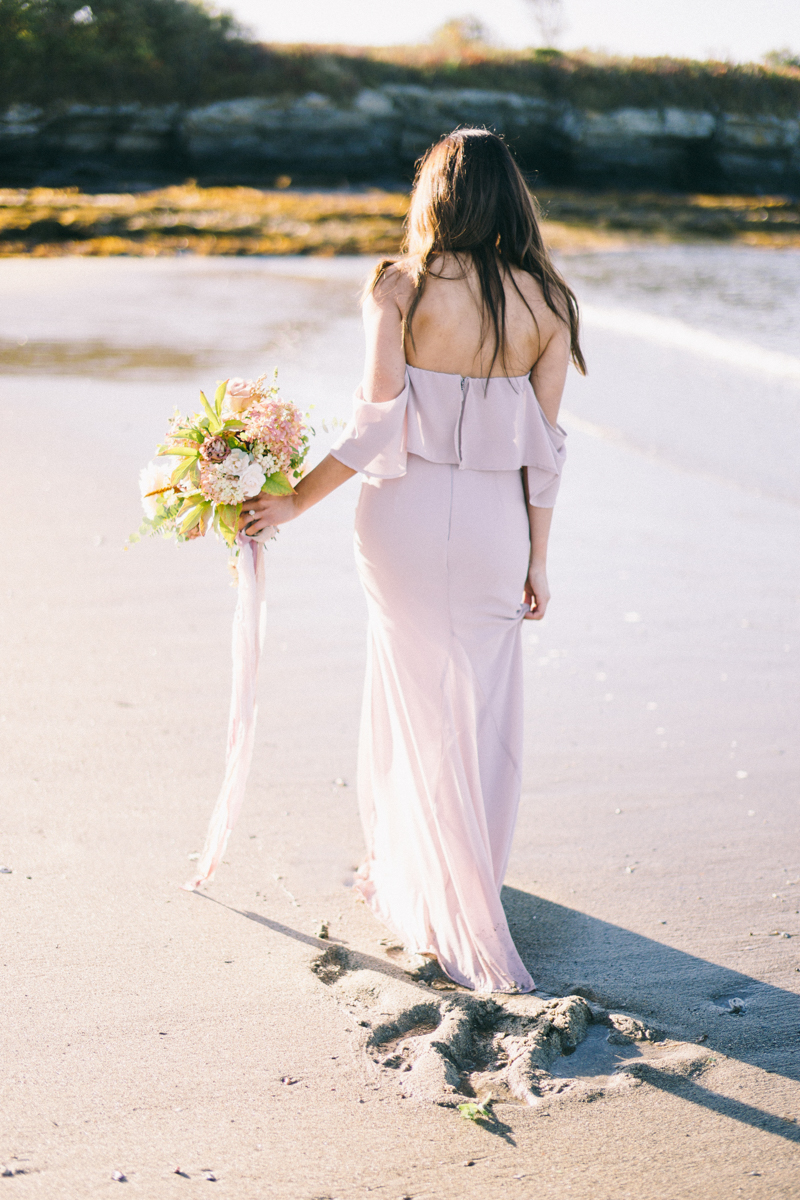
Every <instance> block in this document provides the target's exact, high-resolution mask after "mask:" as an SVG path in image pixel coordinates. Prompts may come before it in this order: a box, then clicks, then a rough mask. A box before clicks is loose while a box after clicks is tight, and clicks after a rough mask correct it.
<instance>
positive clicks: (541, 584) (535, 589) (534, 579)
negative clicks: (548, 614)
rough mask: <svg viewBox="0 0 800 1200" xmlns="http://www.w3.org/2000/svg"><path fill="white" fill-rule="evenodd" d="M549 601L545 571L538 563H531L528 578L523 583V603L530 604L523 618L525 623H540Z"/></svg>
mask: <svg viewBox="0 0 800 1200" xmlns="http://www.w3.org/2000/svg"><path fill="white" fill-rule="evenodd" d="M549 600H550V588H549V587H548V584H547V571H546V570H545V568H544V567H543V566H539V564H538V563H531V565H530V569H529V570H528V578H527V580H526V581H525V601H526V603H528V604H530V606H531V611H530V612H529V613H526V614H525V616H524V617H523V620H525V621H541V619H542V617H543V616H544V614H545V611H546V609H547V605H548V602H549Z"/></svg>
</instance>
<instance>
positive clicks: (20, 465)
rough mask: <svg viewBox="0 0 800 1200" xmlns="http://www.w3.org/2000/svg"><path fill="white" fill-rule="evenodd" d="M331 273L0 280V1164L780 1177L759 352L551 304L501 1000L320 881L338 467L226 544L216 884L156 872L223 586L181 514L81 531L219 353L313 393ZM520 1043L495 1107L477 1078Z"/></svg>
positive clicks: (787, 950)
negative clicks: (561, 325) (546, 450)
mask: <svg viewBox="0 0 800 1200" xmlns="http://www.w3.org/2000/svg"><path fill="white" fill-rule="evenodd" d="M731 253H734V252H731ZM362 271H363V263H359V262H358V261H353V260H346V259H342V260H335V261H330V262H319V261H316V262H315V261H310V260H303V261H297V260H282V261H261V260H248V261H243V262H230V261H227V262H225V261H221V260H203V261H199V260H193V259H177V260H158V261H153V262H142V261H129V260H114V261H112V260H95V261H73V260H68V259H62V260H56V261H46V262H44V261H43V262H37V261H30V260H28V261H6V262H4V263H3V265H2V268H1V269H0V294H2V299H3V305H2V308H3V316H2V318H1V319H0V322H1V323H0V338H2V339H3V344H4V346H5V347H7V353H5V355H4V358H5V371H6V374H5V376H4V378H3V382H2V411H3V450H4V453H3V467H4V469H3V472H2V489H3V490H2V494H3V505H4V507H3V512H4V516H5V519H4V521H3V524H2V532H1V533H0V537H2V543H3V545H2V549H3V557H2V561H3V599H4V609H3V625H2V646H3V650H2V659H3V668H4V669H3V694H2V701H1V702H0V739H1V744H2V756H3V762H4V771H3V784H2V788H3V790H2V842H0V845H1V846H2V849H1V850H0V865H2V866H4V867H6V868H7V869H8V870H9V871H10V872H11V873H4V874H2V875H0V890H1V891H2V899H1V900H0V903H2V914H3V916H2V926H3V934H2V948H3V956H2V960H1V961H2V963H3V988H2V995H3V1020H2V1025H1V1026H0V1037H1V1038H2V1044H3V1053H2V1062H3V1073H2V1093H1V1094H2V1101H1V1102H0V1162H2V1163H5V1164H6V1171H7V1172H11V1173H12V1174H11V1175H8V1177H7V1178H4V1179H3V1181H2V1182H3V1187H5V1188H7V1190H8V1192H9V1195H10V1194H11V1193H12V1192H13V1194H14V1196H18V1197H28V1196H31V1197H34V1196H35V1197H48V1198H49V1197H54V1196H58V1197H69V1198H70V1200H71V1198H72V1197H75V1198H79V1197H80V1198H83V1197H94V1196H106V1195H109V1194H111V1195H115V1194H116V1191H117V1189H118V1188H121V1187H125V1188H127V1192H125V1193H123V1194H128V1192H130V1193H132V1194H137V1195H141V1196H143V1197H161V1196H172V1195H179V1194H180V1195H185V1194H187V1192H189V1191H191V1192H192V1194H194V1192H195V1190H197V1189H205V1188H206V1187H207V1186H213V1187H214V1188H215V1189H216V1192H215V1193H214V1194H217V1193H219V1194H222V1195H227V1196H230V1197H232V1198H236V1200H251V1198H253V1200H256V1198H261V1197H273V1196H274V1197H281V1198H284V1197H285V1198H287V1200H289V1198H291V1200H312V1198H319V1200H322V1198H329V1200H330V1198H341V1200H345V1198H347V1197H362V1196H367V1195H368V1194H372V1193H375V1194H377V1195H378V1196H382V1197H383V1196H385V1197H388V1198H391V1200H400V1198H401V1197H414V1198H415V1200H417V1198H422V1197H433V1196H436V1197H440V1196H441V1197H450V1196H453V1197H455V1196H459V1197H472V1196H474V1197H481V1200H484V1198H485V1200H494V1198H495V1197H497V1198H500V1197H506V1196H509V1197H515V1196H519V1197H529V1196H534V1195H535V1196H537V1197H547V1198H549V1197H559V1198H560V1197H563V1196H564V1195H570V1196H573V1197H579V1198H581V1200H582V1198H584V1197H586V1198H587V1200H588V1198H589V1197H592V1198H593V1200H594V1198H600V1200H623V1198H624V1200H627V1198H628V1197H631V1198H636V1200H650V1198H652V1200H663V1198H669V1200H683V1198H684V1197H685V1198H686V1200H689V1197H691V1198H692V1200H694V1198H696V1197H698V1196H701V1197H703V1198H704V1200H706V1198H708V1200H717V1197H719V1198H720V1200H723V1198H725V1200H728V1198H729V1197H731V1196H734V1197H737V1196H742V1197H764V1198H765V1200H766V1198H769V1200H776V1198H779V1197H780V1198H783V1197H796V1196H798V1195H800V1161H799V1160H798V1148H799V1147H800V1127H799V1126H798V1119H799V1118H800V1089H799V1088H798V1077H799V1076H800V1003H799V1002H798V992H799V991H800V974H798V971H799V970H800V960H798V955H797V946H798V945H800V942H798V940H797V939H798V938H800V915H798V910H799V909H800V857H798V841H797V832H798V789H797V779H798V744H797V743H798V739H797V713H798V708H797V700H798V695H797V693H798V671H797V657H798V646H800V638H798V629H797V593H798V587H797V583H798V557H800V539H798V537H797V528H798V502H800V488H798V485H797V481H796V467H795V466H794V464H796V457H795V455H796V447H795V443H794V441H793V439H795V438H796V437H797V428H798V426H797V423H796V417H797V409H798V405H800V387H798V385H797V383H796V381H794V380H793V379H792V378H791V377H790V376H781V375H780V374H779V373H778V374H775V373H773V374H769V373H768V372H767V373H765V371H764V370H760V369H757V366H754V367H753V368H752V369H749V370H748V368H747V366H746V365H745V366H742V364H741V363H738V364H737V365H735V366H734V365H729V364H726V363H725V362H724V361H723V360H722V359H721V358H720V357H719V356H718V357H717V358H714V357H713V355H712V356H710V357H709V356H707V355H706V356H704V354H703V352H702V349H701V348H700V349H698V348H697V347H695V349H694V350H689V349H686V348H685V347H684V348H681V347H680V346H675V345H670V343H669V337H667V336H666V335H665V337H664V338H662V341H661V343H658V342H656V341H654V340H653V338H652V336H651V337H649V338H648V336H646V335H645V334H643V333H642V331H641V329H639V330H638V332H637V331H636V329H635V328H632V330H631V331H629V332H625V330H624V328H623V329H617V330H616V331H615V330H609V329H607V328H600V327H599V325H597V324H595V326H592V324H591V322H589V323H588V327H587V352H588V356H589V358H590V364H591V367H592V373H591V375H590V377H589V379H588V380H587V381H582V380H580V379H578V377H577V376H574V377H572V378H571V380H570V383H569V387H568V392H567V396H566V398H565V418H564V421H565V424H566V426H567V428H568V430H569V433H570V437H569V455H570V458H569V465H568V470H567V475H566V479H565V484H564V488H563V494H562V498H561V500H560V502H559V507H558V509H557V515H556V519H555V526H554V533H553V550H552V571H551V574H552V579H551V584H552V588H553V593H554V599H553V602H552V606H551V610H550V612H549V613H548V617H547V619H546V621H545V622H544V623H543V624H541V625H537V626H528V627H527V628H526V645H525V655H526V673H527V674H526V687H527V714H528V715H527V721H528V725H527V729H528V734H527V757H526V766H525V779H524V787H523V793H524V794H523V803H522V809H521V814H520V821H519V827H518V833H517V837H516V841H515V847H514V853H513V856H512V860H511V864H510V869H509V874H508V880H507V884H508V887H507V889H506V893H505V900H506V904H507V909H508V912H509V917H510V921H511V924H512V928H513V931H514V933H515V936H516V938H517V940H518V944H519V945H520V948H521V950H522V952H523V955H524V957H525V960H526V963H527V965H528V966H529V967H530V969H531V970H532V971H533V974H534V976H535V978H536V981H537V983H538V985H539V989H540V991H539V993H537V996H536V997H532V998H530V1000H527V999H524V998H521V999H512V1000H508V1001H506V1002H505V1003H504V1004H502V1005H501V1006H499V1007H494V1008H493V1007H492V1006H487V1005H486V1004H485V1003H483V1002H481V1001H479V1000H476V999H475V998H474V997H471V996H469V995H468V994H466V993H463V992H460V991H451V990H442V989H441V988H439V987H436V986H434V987H431V986H429V985H428V984H426V983H425V982H424V980H420V979H415V978H414V977H413V975H411V974H408V973H407V971H406V970H404V968H407V967H409V964H408V963H407V962H406V961H405V960H404V959H403V956H402V954H401V953H400V952H399V951H397V950H396V949H393V947H392V939H391V938H390V937H387V935H386V932H385V931H384V930H383V929H381V928H380V927H379V926H378V925H377V924H376V923H375V922H374V920H373V918H372V917H371V916H370V915H369V914H368V913H367V912H366V911H365V909H364V907H363V906H359V905H357V904H356V903H355V902H354V901H353V898H352V896H351V894H350V892H349V890H348V886H347V885H348V881H349V880H350V879H351V878H352V872H353V868H354V867H355V866H356V865H357V863H358V861H359V856H360V854H361V851H362V842H361V834H360V828H359V823H358V813H357V798H356V794H355V787H354V767H355V752H356V737H357V725H358V711H359V702H360V689H361V680H362V671H363V663H364V622H365V607H364V603H363V601H362V598H361V595H360V591H359V586H358V583H357V580H356V577H355V570H354V565H353V561H352V553H351V546H350V538H351V534H350V528H351V517H352V509H353V505H354V502H355V498H356V496H357V485H355V484H350V485H347V486H346V487H345V488H343V489H341V491H340V492H338V493H337V494H336V495H335V496H333V497H332V498H331V499H330V500H329V501H328V502H327V503H326V504H325V505H323V506H320V507H319V508H318V509H315V510H314V511H313V512H311V513H309V514H308V515H307V517H305V518H304V519H303V521H302V522H298V523H297V524H295V525H293V526H291V527H288V528H287V529H285V530H284V531H283V532H282V534H281V535H280V539H279V542H278V543H277V544H276V545H274V546H273V547H271V549H270V552H269V560H268V585H267V586H268V605H269V615H268V631H267V643H266V651H265V658H264V666H263V672H262V682H261V698H260V716H259V731H258V735H257V746H256V753H255V760H254V764H253V770H252V776H251V783H250V787H249V791H248V797H247V800H246V803H245V807H244V811H243V814H242V817H241V820H240V823H239V826H238V828H237V830H236V831H235V833H234V835H233V837H232V839H231V842H230V846H229V850H228V853H227V854H226V862H225V864H224V865H223V867H222V868H221V869H220V871H219V873H218V876H217V879H216V880H215V881H214V883H213V884H212V885H211V886H210V887H208V888H207V889H205V892H204V894H203V895H199V894H188V893H186V892H183V891H181V890H180V887H179V885H180V884H181V883H182V882H183V881H184V880H185V879H186V878H187V877H188V875H189V874H190V872H191V868H192V865H193V864H192V861H191V858H190V856H191V855H193V854H195V853H197V852H198V851H199V850H200V848H201V845H202V840H203V835H204V831H205V824H206V821H207V818H208V816H209V814H210V811H211V807H212V805H213V801H214V798H215V795H216V791H217V788H218V786H219V782H220V773H221V765H222V755H223V748H224V738H225V720H226V715H227V704H228V687H229V636H230V619H231V616H232V612H233V607H234V603H235V593H234V591H233V590H232V589H231V588H230V586H229V582H228V572H227V570H226V567H225V557H226V556H225V552H224V549H223V548H222V547H221V546H219V545H217V544H215V543H213V542H211V541H210V540H209V541H208V542H205V543H202V544H199V545H198V544H193V545H189V546H185V547H175V546H172V545H170V544H164V543H161V542H146V543H143V544H140V545H138V546H134V547H132V548H130V549H126V548H125V546H124V541H125V538H126V537H127V535H128V533H129V531H130V530H132V529H133V528H135V527H136V525H137V523H138V519H139V516H138V497H137V491H136V486H135V477H136V473H137V471H138V468H139V466H140V465H141V464H142V463H143V462H144V461H145V460H146V458H147V457H148V456H149V454H150V452H151V448H152V445H153V444H154V443H155V441H156V440H157V439H158V437H159V435H160V433H161V430H162V427H163V423H164V419H165V417H166V415H167V414H168V413H169V412H170V411H171V409H172V407H173V405H174V404H176V403H179V404H181V405H182V406H184V407H188V406H190V405H191V404H192V402H193V400H194V396H195V393H196V389H197V387H198V386H201V385H205V384H213V382H214V380H215V379H217V378H221V377H224V375H226V374H228V373H236V374H247V373H250V372H251V371H255V370H258V369H264V368H266V367H271V366H272V365H273V364H275V363H278V364H279V365H280V366H281V377H282V380H283V385H284V390H285V392H286V394H287V395H291V396H293V397H294V398H296V399H297V400H298V401H299V402H301V403H302V404H303V405H306V404H309V403H314V404H315V405H316V409H315V415H316V416H318V417H319V418H320V419H321V418H322V417H324V416H331V415H334V414H337V413H338V414H341V415H343V416H346V415H347V412H348V409H349V396H350V394H351V391H352V389H353V387H354V386H355V384H356V383H357V381H358V378H359V373H360V365H361V363H360V354H361V340H360V339H361V335H360V329H359V324H358V319H357V316H356V315H355V304H354V295H355V292H356V290H357V281H358V278H359V276H360V274H361V273H362ZM596 302H597V292H596V289H595V292H594V293H593V303H596ZM23 339H27V341H25V342H24V344H22V345H20V344H19V343H20V342H22V340H23ZM755 361H756V360H754V362H755ZM326 444H327V439H326V435H325V434H323V433H320V435H319V438H318V443H317V445H318V452H319V453H322V452H324V448H325V445H326ZM323 921H324V922H327V924H328V932H329V938H328V939H327V940H321V939H319V938H318V937H317V936H316V934H317V932H318V931H319V929H320V926H321V922H323ZM786 935H789V936H786ZM434 982H436V981H434ZM575 994H578V995H579V996H580V997H582V999H580V1000H573V1001H560V1000H559V998H562V997H568V996H569V995H575ZM732 1001H735V1002H736V1003H733V1005H732V1003H731V1002H732ZM740 1001H741V1003H738V1002H740ZM559 1003H561V1007H560V1008H559ZM565 1005H566V1007H565ZM582 1005H583V1007H581V1006H582ZM732 1009H738V1011H732ZM587 1011H588V1012H589V1017H587V1016H586V1012H587ZM581 1013H582V1014H583V1016H581ZM610 1013H611V1014H613V1013H616V1014H622V1015H623V1016H624V1015H625V1014H627V1015H628V1018H635V1019H636V1020H637V1021H638V1022H639V1024H635V1023H634V1024H629V1025H626V1024H625V1021H624V1020H623V1016H616V1017H611V1016H609V1015H608V1014H610ZM590 1017H592V1018H594V1019H593V1020H590V1019H589V1018H590ZM609 1036H610V1037H611V1038H612V1041H611V1042H609V1041H608V1038H609ZM526 1038H527V1039H528V1043H527V1046H528V1052H530V1051H531V1047H534V1048H535V1047H538V1050H537V1053H538V1052H541V1055H542V1056H543V1057H541V1058H540V1059H539V1060H537V1061H539V1062H540V1064H541V1063H544V1066H541V1065H540V1067H539V1068H537V1070H538V1072H539V1073H538V1075H537V1074H536V1072H535V1071H534V1075H535V1076H536V1077H535V1078H529V1079H528V1083H529V1084H531V1086H532V1087H533V1089H534V1091H535V1092H536V1096H535V1098H536V1099H537V1101H538V1102H537V1103H535V1104H525V1103H521V1102H519V1099H518V1098H517V1100H516V1102H510V1101H512V1100H514V1097H513V1095H512V1092H511V1091H510V1090H509V1082H508V1070H509V1069H510V1068H509V1064H510V1063H512V1062H513V1058H514V1053H515V1047H517V1046H518V1044H519V1042H520V1040H521V1041H523V1042H524V1041H525V1039H526ZM502 1039H505V1040H502ZM514 1039H516V1042H515V1041H514ZM537 1039H538V1041H537ZM548 1039H549V1040H548ZM534 1044H535V1046H534ZM573 1045H575V1046H576V1048H575V1049H574V1052H572V1053H567V1054H564V1053H561V1051H565V1050H566V1051H571V1050H572V1046H573ZM548 1047H549V1049H548ZM551 1052H552V1053H551ZM393 1059H394V1060H396V1061H395V1062H392V1060H393ZM528 1061H529V1060H528ZM453 1067H454V1068H455V1070H456V1075H457V1078H459V1079H462V1080H463V1079H464V1078H465V1076H463V1075H460V1076H459V1075H458V1071H459V1070H460V1071H466V1072H470V1078H471V1079H472V1082H473V1084H474V1085H475V1086H474V1088H473V1090H476V1091H477V1092H478V1093H479V1098H480V1096H481V1095H485V1094H486V1092H487V1091H489V1090H492V1091H494V1092H495V1093H496V1094H497V1095H499V1096H500V1102H498V1103H497V1104H496V1105H495V1107H494V1109H493V1111H494V1114H495V1116H494V1119H493V1120H491V1119H490V1120H484V1121H482V1122H478V1123H476V1122H473V1121H469V1120H466V1119H464V1118H463V1117H462V1116H461V1115H460V1114H459V1111H458V1109H457V1108H456V1107H454V1103H455V1102H457V1101H459V1100H464V1099H466V1097H462V1096H459V1095H457V1094H456V1093H454V1092H449V1093H448V1092H446V1090H445V1089H446V1088H447V1087H448V1086H452V1084H450V1085H448V1078H449V1077H451V1076H452V1071H451V1068H453ZM405 1068H408V1069H405ZM504 1071H505V1072H506V1075H505V1080H503V1079H501V1078H500V1076H502V1075H503V1072H504ZM448 1072H450V1073H451V1075H450V1076H448ZM512 1082H513V1080H512ZM504 1088H505V1089H506V1090H505V1091H504V1090H503V1089H504ZM437 1100H438V1101H442V1102H437ZM115 1172H117V1173H119V1174H122V1175H124V1176H125V1180H126V1181H125V1182H124V1183H123V1182H121V1181H119V1182H118V1181H116V1180H115V1179H114V1178H113V1175H114V1173H115ZM207 1174H212V1175H213V1176H214V1177H215V1181H214V1182H213V1184H212V1181H211V1180H210V1179H206V1175H207Z"/></svg>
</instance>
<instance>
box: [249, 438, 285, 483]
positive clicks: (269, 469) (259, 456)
mask: <svg viewBox="0 0 800 1200" xmlns="http://www.w3.org/2000/svg"><path fill="white" fill-rule="evenodd" d="M253 453H254V454H255V456H256V460H257V462H258V465H259V466H260V467H261V469H262V471H263V472H264V474H265V475H273V474H274V473H275V471H277V470H278V469H279V468H278V460H277V458H276V457H275V455H274V454H270V452H269V450H267V449H266V447H265V446H263V445H262V444H261V442H257V443H256V445H255V447H254V449H253Z"/></svg>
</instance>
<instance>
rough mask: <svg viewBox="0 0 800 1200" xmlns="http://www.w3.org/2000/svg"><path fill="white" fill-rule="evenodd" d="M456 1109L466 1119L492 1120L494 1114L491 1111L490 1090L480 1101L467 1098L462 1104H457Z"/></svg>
mask: <svg viewBox="0 0 800 1200" xmlns="http://www.w3.org/2000/svg"><path fill="white" fill-rule="evenodd" d="M458 1111H459V1112H460V1113H461V1115H462V1117H463V1118H464V1119H465V1120H466V1121H494V1119H495V1116H494V1113H493V1112H492V1094H491V1092H490V1093H489V1095H488V1096H487V1097H486V1099H485V1100H482V1101H481V1102H480V1103H478V1102H477V1101H475V1100H468V1101H466V1103H464V1104H459V1106H458Z"/></svg>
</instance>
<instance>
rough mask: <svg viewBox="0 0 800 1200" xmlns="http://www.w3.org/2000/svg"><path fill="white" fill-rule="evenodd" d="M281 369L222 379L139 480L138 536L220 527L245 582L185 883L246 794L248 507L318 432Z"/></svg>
mask: <svg viewBox="0 0 800 1200" xmlns="http://www.w3.org/2000/svg"><path fill="white" fill-rule="evenodd" d="M276 380H277V372H276V373H275V375H274V376H273V379H272V382H271V383H268V382H267V377H266V375H262V376H260V377H259V378H258V379H256V380H255V382H252V381H249V380H245V379H229V380H226V381H225V382H224V383H221V384H220V385H219V386H218V388H217V390H216V393H215V395H214V403H213V404H209V402H208V400H207V399H206V397H205V396H204V395H203V393H202V392H201V393H200V401H201V404H202V406H203V411H202V412H198V413H194V414H193V415H192V416H190V417H182V416H181V415H180V414H179V413H176V415H175V416H174V417H173V419H172V421H171V423H170V426H169V430H168V432H167V438H166V441H165V442H164V443H163V444H162V445H160V446H159V447H158V448H157V451H156V453H157V458H156V459H155V460H154V461H153V462H150V463H148V465H147V466H146V467H145V468H144V469H143V470H142V472H141V474H140V477H139V486H140V488H141V493H142V505H143V507H144V511H145V518H144V521H143V522H142V525H141V528H140V530H139V534H137V535H134V537H133V539H132V540H133V541H137V540H138V538H139V537H140V536H141V535H143V534H144V535H147V534H161V535H164V536H167V537H174V538H175V539H176V540H177V541H179V542H185V541H189V540H191V539H193V538H198V537H203V536H204V535H205V534H206V533H207V532H208V530H209V529H214V530H216V532H217V533H218V534H219V535H220V537H222V539H223V540H224V541H225V542H227V544H228V545H229V546H230V547H231V549H233V550H234V551H235V552H236V554H237V555H238V556H239V557H238V562H237V564H236V565H237V569H236V571H235V574H236V576H237V582H238V587H239V596H238V601H237V605H236V613H235V615H234V619H233V642H232V652H233V686H232V692H231V708H230V717H229V720H228V746H227V753H226V758H225V775H224V778H223V782H222V787H221V789H220V792H219V796H218V797H217V803H216V806H215V808H214V811H213V813H212V815H211V822H210V824H209V828H208V834H207V836H206V842H205V846H204V849H203V853H202V855H201V856H200V861H199V862H198V864H197V869H196V873H195V875H193V877H192V878H191V879H190V880H189V881H188V882H187V883H186V884H184V887H185V888H187V889H189V890H193V889H195V888H197V887H199V886H200V884H201V883H205V882H208V881H210V880H211V879H212V878H213V876H214V872H215V871H216V869H217V866H218V865H219V863H220V861H221V859H222V855H223V854H224V852H225V846H226V845H227V842H228V838H229V836H230V833H231V830H232V829H233V826H234V824H235V822H236V818H237V815H238V813H239V809H240V808H241V804H242V800H243V798H244V792H245V786H246V784H247V776H248V773H249V770H250V761H251V758H252V754H253V743H254V736H255V726H256V711H257V708H256V699H257V687H258V668H259V660H260V657H261V648H262V644H263V637H264V616H265V604H264V551H263V546H262V545H261V544H260V543H261V542H263V541H265V540H267V539H269V538H270V537H271V536H273V535H274V532H275V531H274V530H273V529H266V530H264V531H263V533H262V534H259V535H258V537H257V538H250V537H248V536H247V535H246V534H244V533H242V532H240V531H239V518H240V516H241V512H242V506H243V505H245V504H246V503H247V501H248V500H251V501H252V500H253V498H254V497H255V496H258V495H259V494H260V493H262V492H266V493H268V494H269V495H272V496H282V495H286V494H288V493H289V492H291V491H292V490H293V482H294V481H296V480H298V479H299V478H300V477H301V475H302V473H303V463H304V461H305V458H306V455H307V454H308V449H309V434H312V433H313V430H312V429H310V428H309V427H308V426H307V425H306V424H305V421H304V419H303V416H302V414H301V413H300V411H299V409H298V408H297V407H296V406H295V405H294V404H292V403H291V402H290V401H287V400H282V399H281V397H280V393H279V391H278V385H277V382H276Z"/></svg>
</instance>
